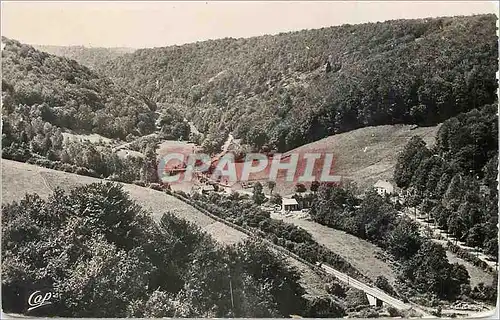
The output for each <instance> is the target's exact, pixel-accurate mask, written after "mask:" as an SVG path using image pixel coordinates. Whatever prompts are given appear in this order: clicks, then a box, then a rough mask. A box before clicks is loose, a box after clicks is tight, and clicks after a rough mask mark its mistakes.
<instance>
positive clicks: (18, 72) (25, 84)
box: [2, 37, 156, 139]
mask: <svg viewBox="0 0 500 320" xmlns="http://www.w3.org/2000/svg"><path fill="white" fill-rule="evenodd" d="M2 45H5V46H3V49H2V98H3V99H2V100H3V110H2V115H3V116H5V117H7V118H8V120H10V122H11V126H13V127H16V126H18V124H19V122H23V121H25V122H28V123H29V122H33V121H31V120H34V118H39V119H40V120H41V121H42V126H43V122H49V123H50V124H52V125H55V126H57V127H60V128H67V129H72V130H77V131H80V132H84V133H99V134H101V135H103V136H106V137H109V138H120V139H125V137H126V136H127V135H129V134H135V135H144V134H148V133H150V132H152V131H153V130H154V129H155V124H154V122H155V119H156V116H155V113H154V108H155V106H153V105H148V104H146V102H144V101H143V100H142V98H141V97H140V96H138V95H137V94H135V93H134V91H127V90H125V89H124V88H123V87H120V86H118V85H116V84H115V83H114V82H113V81H112V80H110V79H109V78H108V77H105V76H102V75H100V74H98V73H96V72H95V71H92V70H90V69H88V68H87V67H85V66H83V65H80V64H78V63H77V62H76V61H74V60H70V59H67V58H62V57H58V56H55V55H51V54H48V53H45V52H41V51H38V50H36V49H35V48H33V47H31V46H29V45H26V44H22V43H20V42H18V41H15V40H11V39H7V38H5V37H2ZM29 118H31V119H29ZM26 120H28V121H26ZM37 121H38V120H37ZM24 125H25V124H24ZM19 126H22V125H19ZM20 130H21V131H23V130H25V131H27V132H26V133H27V134H28V136H29V134H30V131H36V129H33V130H28V129H23V128H20ZM28 138H30V137H28Z"/></svg>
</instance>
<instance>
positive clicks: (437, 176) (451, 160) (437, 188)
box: [394, 104, 498, 257]
mask: <svg viewBox="0 0 500 320" xmlns="http://www.w3.org/2000/svg"><path fill="white" fill-rule="evenodd" d="M497 112H498V107H497V105H496V104H492V105H486V106H484V107H483V108H481V109H479V110H478V109H474V110H471V111H469V112H467V113H462V114H459V115H458V116H456V117H453V118H450V119H448V120H447V121H445V122H444V123H443V125H442V126H441V128H440V129H439V131H438V135H437V143H436V145H435V146H433V147H431V148H428V147H427V146H426V144H425V142H423V141H422V140H421V139H420V138H418V137H415V138H413V139H412V140H410V141H409V142H408V144H407V145H406V147H405V149H404V150H403V152H402V153H401V154H400V156H399V158H398V162H397V165H396V168H395V172H394V179H395V181H396V183H397V185H398V186H399V187H401V188H402V189H403V192H404V193H406V195H407V203H408V204H409V205H410V206H413V207H417V206H418V207H419V208H420V209H421V210H422V211H423V212H424V213H426V214H427V215H429V217H430V218H432V219H434V221H435V222H436V223H437V224H438V225H439V226H440V227H441V228H442V229H444V230H446V231H448V233H450V234H451V235H453V236H454V237H456V238H457V239H458V240H460V241H464V242H465V243H466V244H467V245H468V246H472V247H480V248H483V249H484V250H485V252H486V253H488V254H490V255H491V256H494V257H496V256H497V255H498V229H497V223H498V189H497V187H498V183H497V176H498V169H497V168H498V115H497Z"/></svg>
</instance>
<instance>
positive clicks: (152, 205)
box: [2, 159, 326, 296]
mask: <svg viewBox="0 0 500 320" xmlns="http://www.w3.org/2000/svg"><path fill="white" fill-rule="evenodd" d="M99 181H102V180H100V179H96V178H91V177H86V176H80V175H76V174H72V173H66V172H62V171H56V170H51V169H46V168H41V167H37V166H34V165H30V164H26V163H22V162H15V161H10V160H5V159H2V204H6V203H11V202H13V201H19V200H21V199H22V198H23V197H24V195H25V194H26V193H37V194H39V195H40V196H41V197H42V198H47V197H49V196H50V195H51V194H52V190H53V189H54V188H56V187H60V188H62V189H64V190H69V189H71V188H73V187H76V186H80V185H84V184H89V183H94V182H99ZM123 186H124V189H125V190H126V191H127V192H129V193H130V196H131V197H132V199H134V200H135V201H137V203H139V204H140V205H141V206H143V208H144V209H146V210H148V211H150V212H151V214H152V215H153V217H154V218H155V219H159V218H160V217H161V215H162V213H164V212H167V211H169V212H171V213H172V214H174V215H175V216H177V217H179V218H182V219H185V220H187V221H190V222H192V223H194V224H196V225H197V226H199V227H200V228H201V229H202V230H204V231H205V232H207V233H208V234H210V235H211V236H212V237H213V238H214V239H215V240H217V241H218V242H220V243H223V244H228V245H230V244H234V243H238V242H240V241H242V240H243V239H245V238H247V235H246V234H244V233H242V232H240V231H238V230H235V229H233V228H231V227H229V226H227V225H225V224H223V223H221V222H218V221H215V220H213V219H212V218H210V217H208V216H206V215H204V214H203V213H201V212H200V211H198V210H197V209H195V208H193V207H191V206H189V205H188V204H186V203H184V202H182V201H181V200H179V199H177V198H175V197H173V196H170V195H167V194H165V193H164V192H160V191H156V190H152V189H149V188H143V187H139V186H136V185H130V184H123ZM287 261H288V262H289V263H290V264H291V265H293V266H295V267H297V268H298V270H299V272H300V273H301V280H300V283H301V284H302V285H303V286H304V288H305V289H306V291H307V293H308V294H309V295H311V296H317V295H324V294H326V291H325V289H324V288H323V285H324V281H323V280H322V278H321V277H319V276H318V275H317V274H316V273H314V272H313V271H311V270H310V269H309V268H308V267H307V266H305V265H304V264H302V263H300V262H298V261H296V260H293V259H291V258H287Z"/></svg>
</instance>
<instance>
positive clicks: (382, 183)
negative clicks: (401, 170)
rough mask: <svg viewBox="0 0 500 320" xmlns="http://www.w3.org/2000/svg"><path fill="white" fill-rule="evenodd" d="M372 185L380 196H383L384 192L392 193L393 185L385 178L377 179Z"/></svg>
mask: <svg viewBox="0 0 500 320" xmlns="http://www.w3.org/2000/svg"><path fill="white" fill-rule="evenodd" d="M373 187H374V188H375V190H377V193H378V194H380V195H381V196H385V195H386V194H389V195H391V194H393V193H394V186H393V185H392V183H390V182H389V181H387V180H379V181H377V183H375V184H374V185H373Z"/></svg>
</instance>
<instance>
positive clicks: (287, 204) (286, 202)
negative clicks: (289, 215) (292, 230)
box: [281, 198, 300, 213]
mask: <svg viewBox="0 0 500 320" xmlns="http://www.w3.org/2000/svg"><path fill="white" fill-rule="evenodd" d="M281 201H282V202H281V212H283V213H285V212H290V211H297V210H300V207H299V203H298V202H297V200H295V199H294V198H283V199H282V200H281Z"/></svg>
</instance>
